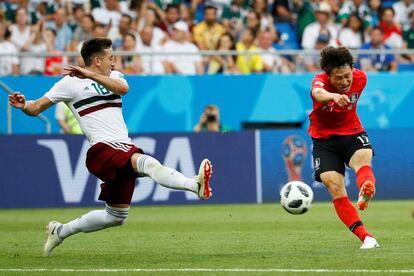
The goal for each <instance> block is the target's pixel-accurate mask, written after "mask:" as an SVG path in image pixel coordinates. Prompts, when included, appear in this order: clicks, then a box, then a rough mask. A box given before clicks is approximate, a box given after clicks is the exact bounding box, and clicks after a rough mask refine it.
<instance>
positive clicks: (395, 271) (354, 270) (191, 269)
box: [0, 268, 414, 273]
mask: <svg viewBox="0 0 414 276" xmlns="http://www.w3.org/2000/svg"><path fill="white" fill-rule="evenodd" d="M0 272H247V273H251V272H263V273H271V272H284V273H289V272H296V273H309V272H310V273H414V269H288V268H125V269H122V268H121V269H117V268H113V269H112V268H96V269H92V268H91V269H81V268H56V269H53V268H0Z"/></svg>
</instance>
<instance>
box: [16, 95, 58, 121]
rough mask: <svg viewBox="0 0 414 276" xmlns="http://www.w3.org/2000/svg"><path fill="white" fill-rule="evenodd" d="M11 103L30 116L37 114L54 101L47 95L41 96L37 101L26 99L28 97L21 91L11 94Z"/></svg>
mask: <svg viewBox="0 0 414 276" xmlns="http://www.w3.org/2000/svg"><path fill="white" fill-rule="evenodd" d="M9 104H10V105H11V106H13V107H15V108H18V109H21V110H22V111H23V112H24V113H26V114H27V115H29V116H37V115H39V114H40V113H41V112H43V111H44V110H46V109H48V108H49V107H50V106H52V105H53V102H52V101H51V100H49V98H47V97H41V98H39V99H37V100H35V101H26V97H25V96H24V95H23V94H21V93H20V92H15V93H13V94H11V95H9Z"/></svg>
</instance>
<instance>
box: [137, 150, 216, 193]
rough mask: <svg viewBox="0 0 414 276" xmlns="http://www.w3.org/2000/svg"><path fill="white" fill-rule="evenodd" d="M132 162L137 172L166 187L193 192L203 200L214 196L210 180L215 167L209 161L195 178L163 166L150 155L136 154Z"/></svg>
mask: <svg viewBox="0 0 414 276" xmlns="http://www.w3.org/2000/svg"><path fill="white" fill-rule="evenodd" d="M131 162H132V166H133V168H134V169H135V171H137V172H138V173H139V174H141V175H144V176H149V177H151V178H152V179H153V180H154V181H155V182H157V183H158V184H160V185H162V186H164V187H167V188H170V189H177V190H187V191H192V192H194V193H196V194H197V195H198V197H199V198H201V199H209V198H210V197H211V195H212V190H211V187H210V179H211V176H212V174H213V166H212V164H211V162H210V161H209V160H208V159H204V160H203V161H202V162H201V164H200V168H199V170H198V175H197V176H196V177H193V178H188V177H185V176H184V175H183V174H182V173H180V172H178V171H176V170H174V169H171V168H168V167H165V166H163V165H162V164H161V163H160V162H159V161H158V160H157V159H155V158H153V157H151V156H149V155H145V154H138V153H137V154H134V155H133V156H132V158H131Z"/></svg>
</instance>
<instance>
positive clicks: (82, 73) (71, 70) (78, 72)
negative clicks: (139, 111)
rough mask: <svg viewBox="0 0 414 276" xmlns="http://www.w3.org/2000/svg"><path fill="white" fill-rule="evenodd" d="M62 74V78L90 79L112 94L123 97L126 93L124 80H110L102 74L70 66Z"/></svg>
mask: <svg viewBox="0 0 414 276" xmlns="http://www.w3.org/2000/svg"><path fill="white" fill-rule="evenodd" d="M63 70H64V72H63V75H64V76H71V77H78V78H80V79H86V78H87V79H91V80H94V81H96V82H97V83H99V84H101V85H103V86H104V87H105V88H106V89H108V90H109V91H112V93H114V94H117V95H120V96H123V95H125V94H126V93H128V90H129V86H128V84H127V83H126V81H125V80H121V79H117V78H111V77H108V76H105V75H102V74H98V73H95V72H93V71H91V70H88V69H85V68H82V67H79V66H73V65H70V66H68V67H65V68H64V69H63Z"/></svg>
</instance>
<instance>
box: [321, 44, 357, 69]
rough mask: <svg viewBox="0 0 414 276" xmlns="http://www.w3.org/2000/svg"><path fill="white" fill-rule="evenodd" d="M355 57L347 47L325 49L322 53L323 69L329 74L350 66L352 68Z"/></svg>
mask: <svg viewBox="0 0 414 276" xmlns="http://www.w3.org/2000/svg"><path fill="white" fill-rule="evenodd" d="M353 60H354V59H353V57H352V54H351V52H350V51H349V50H348V48H346V47H337V48H336V47H332V46H328V47H325V48H324V49H323V50H322V52H321V68H322V70H323V71H325V72H326V73H327V74H330V73H331V71H332V70H333V69H335V68H340V67H343V66H346V65H349V66H350V67H351V68H352V64H353Z"/></svg>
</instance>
